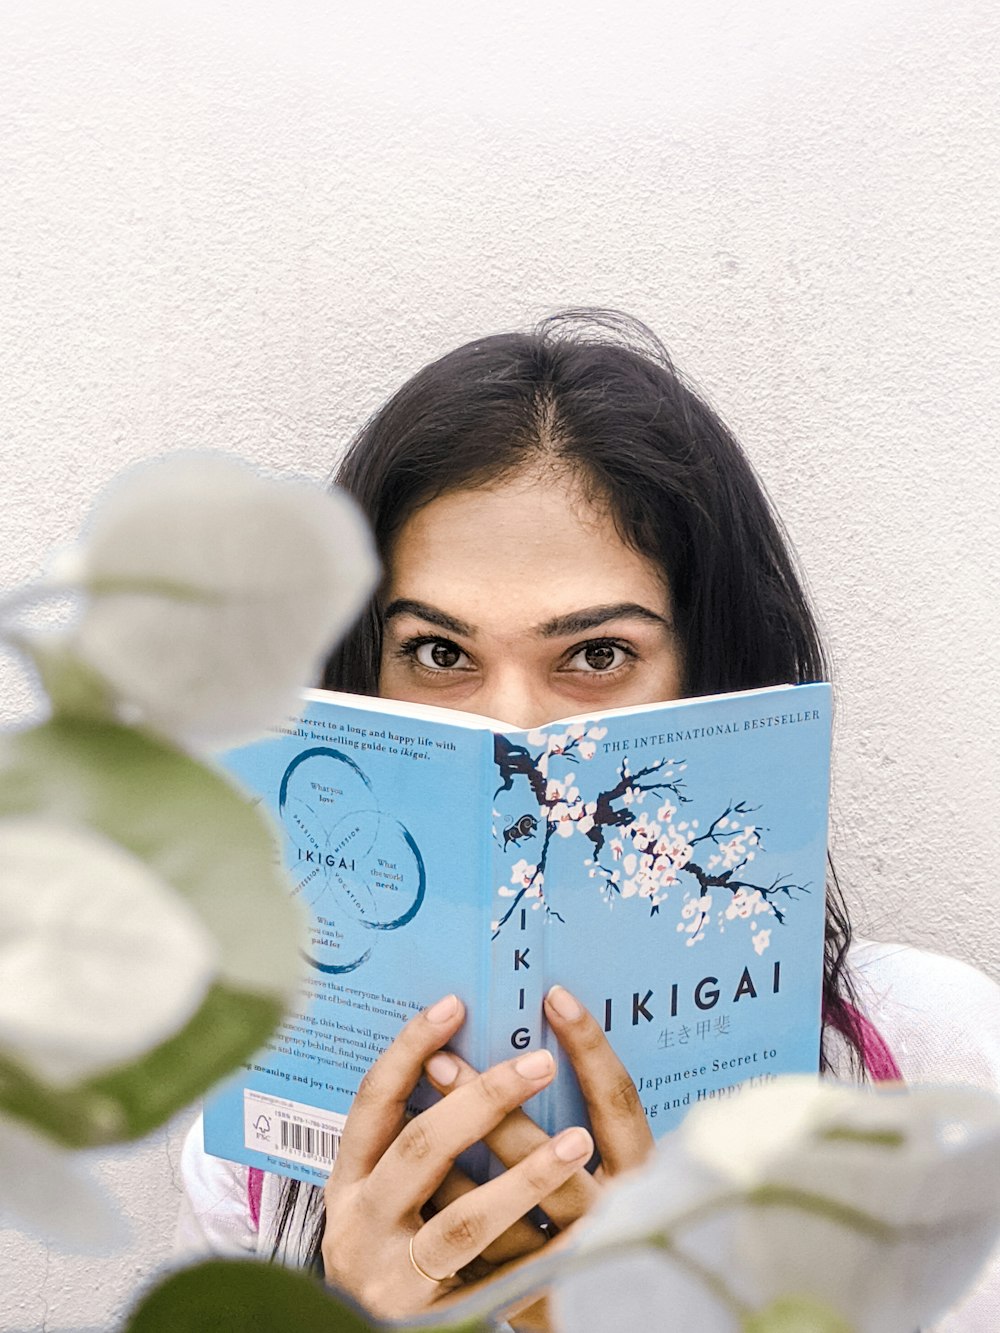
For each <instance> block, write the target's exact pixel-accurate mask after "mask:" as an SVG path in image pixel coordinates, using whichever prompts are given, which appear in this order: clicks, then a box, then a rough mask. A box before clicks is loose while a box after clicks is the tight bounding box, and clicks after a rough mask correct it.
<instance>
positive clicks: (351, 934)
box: [278, 746, 426, 975]
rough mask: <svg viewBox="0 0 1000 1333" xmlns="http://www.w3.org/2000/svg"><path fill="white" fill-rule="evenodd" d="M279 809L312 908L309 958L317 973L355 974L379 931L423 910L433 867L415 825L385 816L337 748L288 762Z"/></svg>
mask: <svg viewBox="0 0 1000 1333" xmlns="http://www.w3.org/2000/svg"><path fill="white" fill-rule="evenodd" d="M278 814H279V817H280V819H281V822H282V824H283V826H284V829H285V832H286V835H287V839H288V846H289V849H290V850H289V858H290V869H291V872H292V875H293V877H294V881H295V890H294V892H295V894H296V896H297V897H298V898H299V899H300V901H301V902H302V903H303V904H304V905H305V906H306V907H307V908H308V910H309V914H310V932H309V944H308V947H307V948H306V950H305V951H304V952H305V957H306V960H307V962H308V963H309V964H310V965H311V966H312V967H314V968H315V969H316V970H317V971H318V972H322V973H326V974H328V975H330V974H332V975H336V974H341V973H345V972H353V971H355V969H356V968H359V967H360V966H361V965H362V964H363V963H364V962H366V961H367V959H368V958H369V957H370V956H371V953H372V950H373V949H374V948H375V946H376V944H377V941H378V938H379V935H380V933H383V932H385V931H393V930H398V929H400V927H402V926H405V925H407V924H408V923H409V922H410V921H412V920H413V918H414V917H415V916H416V915H417V913H418V912H419V911H420V907H421V905H422V903H423V900H424V894H425V891H426V872H425V870H424V861H423V857H422V856H421V855H420V849H419V848H418V846H417V844H416V842H415V841H414V839H413V837H412V835H411V834H410V832H409V830H408V829H407V828H406V827H405V826H404V825H403V824H401V823H400V822H399V820H398V819H396V818H395V817H394V816H392V815H389V814H386V813H385V812H384V811H383V810H382V809H381V806H380V804H379V801H378V798H377V796H376V793H375V791H374V789H373V787H372V784H371V782H370V780H369V778H368V776H367V774H365V772H364V771H363V770H362V769H361V768H360V766H359V765H358V764H357V762H356V761H355V760H354V759H353V758H352V757H351V756H350V755H348V754H345V753H344V752H343V751H341V750H337V749H335V748H334V747H332V746H316V747H314V748H312V749H309V750H303V751H302V752H301V753H300V754H298V755H296V757H295V759H293V760H292V762H291V763H290V764H289V765H288V767H287V769H286V770H285V773H284V775H283V777H282V779H281V786H280V788H279V791H278Z"/></svg>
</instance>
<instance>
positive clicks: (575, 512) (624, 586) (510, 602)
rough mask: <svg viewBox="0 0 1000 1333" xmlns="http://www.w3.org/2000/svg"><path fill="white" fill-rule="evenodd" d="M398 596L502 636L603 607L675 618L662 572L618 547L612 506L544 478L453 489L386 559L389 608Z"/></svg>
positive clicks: (565, 479)
mask: <svg viewBox="0 0 1000 1333" xmlns="http://www.w3.org/2000/svg"><path fill="white" fill-rule="evenodd" d="M397 598H409V599H413V600H418V601H422V602H426V603H428V604H429V605H433V606H435V607H438V608H440V609H442V610H445V611H448V612H449V613H450V614H452V615H454V616H455V617H457V618H460V619H462V620H464V621H467V622H468V623H469V624H471V625H475V626H477V627H480V626H481V627H483V628H486V629H496V630H498V631H499V630H508V629H521V628H524V627H526V626H529V625H538V624H541V623H542V622H544V621H546V620H549V619H552V618H553V617H555V616H559V615H565V614H568V613H570V612H572V611H574V610H576V609H578V608H580V607H587V606H594V605H597V604H605V603H606V604H611V603H617V602H639V603H641V604H643V605H645V606H648V607H649V609H650V610H652V611H655V612H656V613H657V614H661V615H664V616H665V617H666V616H668V615H669V610H670V607H669V594H668V590H667V588H666V584H665V580H664V579H663V577H662V575H661V573H660V571H659V569H658V567H657V566H656V565H655V564H654V563H653V561H651V560H649V559H648V558H647V557H645V556H642V555H640V554H639V553H638V552H637V551H635V550H633V549H632V547H630V546H628V545H627V544H626V543H625V542H624V541H623V540H622V538H621V536H620V535H619V533H618V530H617V528H616V527H615V523H614V519H613V518H612V515H611V513H610V510H609V509H608V507H607V506H606V505H604V504H601V503H599V502H595V501H594V500H593V499H591V498H589V497H588V496H587V495H586V493H585V492H584V490H583V489H582V487H581V486H580V485H579V483H577V482H575V481H574V480H573V479H572V477H569V476H566V475H562V476H560V475H558V474H553V475H550V476H546V475H545V474H544V473H532V474H520V475H518V476H515V477H513V478H510V479H508V480H505V481H503V482H499V483H497V484H495V485H493V486H489V487H483V488H477V489H475V490H462V491H454V492H451V493H449V494H447V495H443V496H440V497H439V498H437V499H435V500H432V501H431V502H430V503H429V504H427V505H425V506H424V507H423V508H422V509H420V510H418V511H417V512H416V513H415V514H414V515H412V516H411V518H410V519H409V520H408V522H407V523H406V524H404V526H403V528H402V529H401V531H400V532H399V534H398V536H397V539H396V541H395V543H394V546H393V549H392V551H391V553H390V560H389V586H388V592H387V600H395V599H397Z"/></svg>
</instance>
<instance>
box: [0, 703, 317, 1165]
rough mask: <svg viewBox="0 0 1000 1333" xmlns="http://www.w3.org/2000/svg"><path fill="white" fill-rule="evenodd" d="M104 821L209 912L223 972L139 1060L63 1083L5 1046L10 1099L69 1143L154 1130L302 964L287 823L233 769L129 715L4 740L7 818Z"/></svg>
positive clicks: (255, 1025)
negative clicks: (262, 805) (271, 818)
mask: <svg viewBox="0 0 1000 1333" xmlns="http://www.w3.org/2000/svg"><path fill="white" fill-rule="evenodd" d="M30 814H34V815H41V816H48V817H52V818H56V819H63V820H67V821H69V822H71V823H73V824H76V825H78V826H80V825H82V826H85V827H90V828H92V829H95V830H96V831H97V832H99V833H101V834H103V835H104V836H106V837H108V838H110V839H111V840H113V841H115V842H117V843H119V844H120V845H122V846H123V847H125V848H126V850H128V851H130V852H132V853H133V854H134V855H136V856H138V857H140V858H141V859H142V860H144V861H146V862H147V863H148V864H149V865H150V866H151V867H152V868H153V869H154V870H155V872H156V873H157V874H158V875H159V876H160V877H161V878H162V879H163V880H165V881H166V882H167V883H168V884H169V885H172V886H173V887H174V888H175V889H176V890H177V892H178V893H179V894H181V895H182V896H183V897H184V898H185V899H186V900H187V901H188V903H189V904H190V906H191V908H192V909H193V910H194V911H195V912H196V913H197V914H198V915H199V917H200V918H201V920H202V921H203V922H204V924H205V925H206V927H207V928H208V930H209V932H210V933H211V934H212V935H213V936H214V938H215V939H216V941H217V943H218V948H219V957H220V965H219V976H218V979H217V981H216V983H215V985H214V986H212V987H211V988H210V990H209V991H208V993H207V995H206V997H205V1000H204V1002H203V1004H202V1006H201V1008H200V1009H199V1010H198V1011H197V1012H196V1013H195V1014H194V1015H193V1017H192V1018H191V1019H190V1020H189V1021H188V1023H187V1024H186V1025H185V1026H184V1028H183V1029H182V1030H181V1031H180V1032H178V1033H176V1034H174V1035H173V1036H171V1037H170V1038H169V1039H167V1040H166V1041H164V1042H161V1043H160V1044H158V1045H157V1046H156V1047H155V1048H154V1049H152V1050H150V1051H148V1052H146V1053H145V1054H144V1055H142V1056H141V1057H140V1058H139V1059H138V1060H136V1061H133V1062H130V1063H129V1064H127V1065H122V1066H120V1067H119V1068H117V1069H114V1070H112V1071H110V1072H104V1073H101V1074H100V1075H99V1076H96V1077H93V1078H91V1079H88V1080H86V1081H85V1082H83V1083H80V1084H78V1085H76V1086H74V1087H70V1088H65V1087H60V1088H58V1089H57V1088H55V1087H52V1086H49V1085H48V1084H47V1083H45V1082H44V1081H43V1080H41V1079H40V1078H39V1077H38V1076H37V1075H33V1074H32V1072H31V1071H29V1070H27V1069H26V1068H24V1067H23V1065H21V1064H19V1063H18V1062H17V1061H16V1060H15V1059H12V1058H11V1057H10V1055H9V1053H8V1055H6V1056H5V1055H4V1053H3V1052H2V1050H0V1109H2V1110H6V1111H8V1112H9V1113H10V1114H13V1115H16V1116H18V1117H20V1118H21V1119H24V1120H27V1121H29V1122H30V1123H32V1124H34V1125H36V1126H37V1127H38V1128H40V1129H42V1130H43V1131H44V1132H47V1133H48V1134H50V1135H51V1136H53V1137H55V1138H57V1139H58V1140H60V1141H61V1142H63V1143H66V1144H69V1145H73V1146H82V1145H87V1144H98V1143H108V1142H113V1141H116V1140H118V1139H122V1138H133V1137H137V1136H140V1135H142V1134H145V1133H148V1132H149V1130H151V1129H153V1128H155V1126H156V1125H158V1124H161V1123H162V1122H163V1121H164V1120H165V1119H167V1118H169V1117H170V1116H171V1115H172V1114H174V1113H175V1112H176V1111H177V1110H179V1109H180V1108H181V1107H183V1106H185V1105H187V1104H188V1103H190V1101H191V1100H192V1099H193V1098H194V1097H195V1096H197V1095H198V1094H200V1093H202V1092H204V1091H206V1090H207V1089H208V1088H209V1087H210V1086H212V1085H213V1084H214V1083H216V1082H217V1081H218V1080H219V1079H220V1078H222V1077H223V1076H225V1075H226V1074H228V1073H229V1072H231V1071H232V1070H234V1069H235V1068H236V1067H237V1066H238V1065H239V1064H241V1063H242V1062H245V1061H246V1060H248V1059H249V1057H250V1056H251V1055H252V1054H253V1052H254V1051H256V1050H258V1049H259V1048H260V1047H261V1046H262V1045H263V1043H264V1042H265V1041H266V1040H267V1038H268V1036H269V1035H270V1033H271V1032H272V1031H273V1029H274V1027H275V1026H276V1025H277V1023H278V1022H279V1021H280V1018H281V1016H282V1013H283V1011H284V1009H285V1007H286V1005H287V1002H288V999H289V997H290V995H291V993H292V991H293V988H294V985H295V983H296V981H297V979H298V976H299V969H300V962H299V952H298V946H299V920H300V918H299V913H298V909H297V905H296V904H294V903H293V902H292V900H291V899H290V897H289V895H288V890H287V887H286V880H285V876H284V873H283V871H282V869H281V867H280V865H279V864H278V853H277V847H276V842H275V838H274V834H273V832H272V829H271V826H270V824H269V822H268V820H267V819H266V818H265V816H264V815H263V813H262V812H261V811H260V810H259V808H256V807H253V806H252V805H251V804H250V802H248V801H247V800H246V798H245V797H244V796H243V795H242V794H241V793H240V792H238V791H237V790H236V789H235V788H234V787H233V786H232V785H231V784H230V783H229V782H228V781H227V780H226V779H224V778H223V777H222V776H221V775H220V774H219V773H217V772H215V771H214V770H212V769H210V768H208V767H206V766H204V765H202V764H199V763H198V762H197V761H195V760H194V759H192V758H191V757H190V756H189V755H187V754H184V753H183V752H182V751H179V750H176V749H174V748H172V747H171V746H170V745H169V744H167V743H166V742H164V741H161V740H159V739H157V738H155V737H152V736H149V735H146V734H144V733H140V732H136V731H133V730H130V729H129V728H126V727H121V726H118V725H114V724H110V723H106V722H99V721H87V720H84V719H71V718H55V719H53V720H52V721H51V722H48V723H46V724H45V725H43V726H40V727H37V728H35V729H33V730H30V731H25V732H22V733H20V734H15V735H9V736H6V737H4V738H3V739H2V741H0V818H3V817H4V816H5V815H11V816H16V815H30Z"/></svg>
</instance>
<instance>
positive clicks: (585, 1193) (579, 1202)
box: [424, 1051, 600, 1229]
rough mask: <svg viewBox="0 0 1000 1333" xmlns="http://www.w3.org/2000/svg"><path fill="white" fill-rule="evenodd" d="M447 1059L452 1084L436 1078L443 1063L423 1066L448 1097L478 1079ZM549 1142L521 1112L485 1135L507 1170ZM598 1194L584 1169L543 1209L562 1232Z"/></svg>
mask: <svg viewBox="0 0 1000 1333" xmlns="http://www.w3.org/2000/svg"><path fill="white" fill-rule="evenodd" d="M445 1059H446V1060H448V1061H451V1062H452V1064H453V1065H454V1066H455V1068H456V1071H457V1072H456V1074H455V1077H454V1079H453V1080H452V1081H451V1082H450V1083H442V1082H441V1081H440V1080H439V1079H436V1078H435V1077H434V1072H433V1071H434V1070H435V1069H441V1068H442V1062H441V1061H440V1060H438V1059H435V1058H432V1060H431V1061H430V1062H429V1065H430V1066H432V1068H429V1067H428V1066H425V1067H424V1068H425V1073H426V1075H427V1078H428V1081H429V1082H430V1083H431V1085H432V1086H433V1087H434V1088H435V1089H437V1091H438V1092H441V1093H443V1094H445V1095H447V1094H449V1093H451V1092H454V1090H455V1089H456V1088H460V1087H464V1086H465V1085H466V1084H467V1083H471V1082H472V1080H473V1079H475V1078H477V1077H478V1075H477V1074H476V1071H475V1070H474V1069H473V1068H472V1066H471V1065H468V1064H466V1063H465V1061H464V1060H461V1059H459V1057H458V1056H457V1055H455V1054H453V1053H452V1052H451V1051H447V1052H445ZM548 1139H549V1135H548V1134H546V1133H545V1131H544V1130H543V1129H540V1128H539V1126H538V1125H536V1124H535V1122H534V1121H533V1120H532V1119H531V1117H530V1116H529V1115H528V1114H527V1113H526V1112H525V1111H522V1110H520V1109H518V1110H515V1111H511V1112H510V1114H509V1115H506V1116H504V1118H503V1120H501V1122H500V1123H499V1125H497V1127H496V1129H494V1130H492V1131H491V1132H490V1133H489V1134H486V1135H485V1136H484V1141H485V1143H486V1146H487V1147H488V1148H489V1150H490V1152H491V1153H492V1154H493V1156H494V1157H496V1158H497V1160H498V1161H500V1162H501V1163H502V1164H503V1165H504V1166H506V1167H512V1166H516V1165H517V1163H518V1162H522V1161H523V1160H524V1159H525V1158H526V1157H527V1156H528V1154H529V1153H531V1152H534V1151H535V1149H536V1148H539V1147H541V1145H542V1144H544V1143H546V1142H547V1141H548ZM599 1193H600V1186H599V1185H598V1183H597V1182H596V1180H594V1178H593V1177H592V1176H591V1175H590V1173H589V1172H588V1171H587V1170H586V1169H585V1167H581V1168H580V1170H578V1171H576V1172H575V1173H574V1174H573V1175H572V1176H571V1177H570V1178H569V1180H567V1181H566V1182H565V1183H564V1184H563V1185H561V1186H560V1187H559V1189H558V1190H556V1191H555V1193H554V1194H551V1195H549V1196H548V1197H547V1198H545V1199H543V1200H542V1204H541V1206H542V1208H543V1209H544V1210H545V1212H546V1214H547V1215H548V1216H549V1217H550V1218H551V1219H552V1221H553V1222H554V1223H555V1224H556V1226H557V1227H559V1228H560V1229H563V1228H565V1227H568V1226H569V1225H570V1224H571V1223H573V1222H575V1221H576V1220H577V1219H578V1218H580V1217H582V1216H583V1215H584V1213H586V1212H587V1211H588V1210H589V1209H590V1208H592V1207H593V1205H594V1203H595V1202H596V1201H597V1196H598V1194H599Z"/></svg>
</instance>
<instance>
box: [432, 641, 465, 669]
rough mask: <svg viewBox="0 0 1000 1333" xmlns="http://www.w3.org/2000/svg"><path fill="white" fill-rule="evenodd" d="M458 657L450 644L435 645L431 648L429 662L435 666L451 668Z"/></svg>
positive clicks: (453, 646)
mask: <svg viewBox="0 0 1000 1333" xmlns="http://www.w3.org/2000/svg"><path fill="white" fill-rule="evenodd" d="M460 656H461V654H460V653H459V651H458V649H457V648H456V647H455V645H454V644H452V643H435V644H433V645H432V647H431V661H432V662H433V663H434V665H435V666H439V667H453V666H454V665H455V663H456V662H457V661H458V659H459V657H460Z"/></svg>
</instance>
